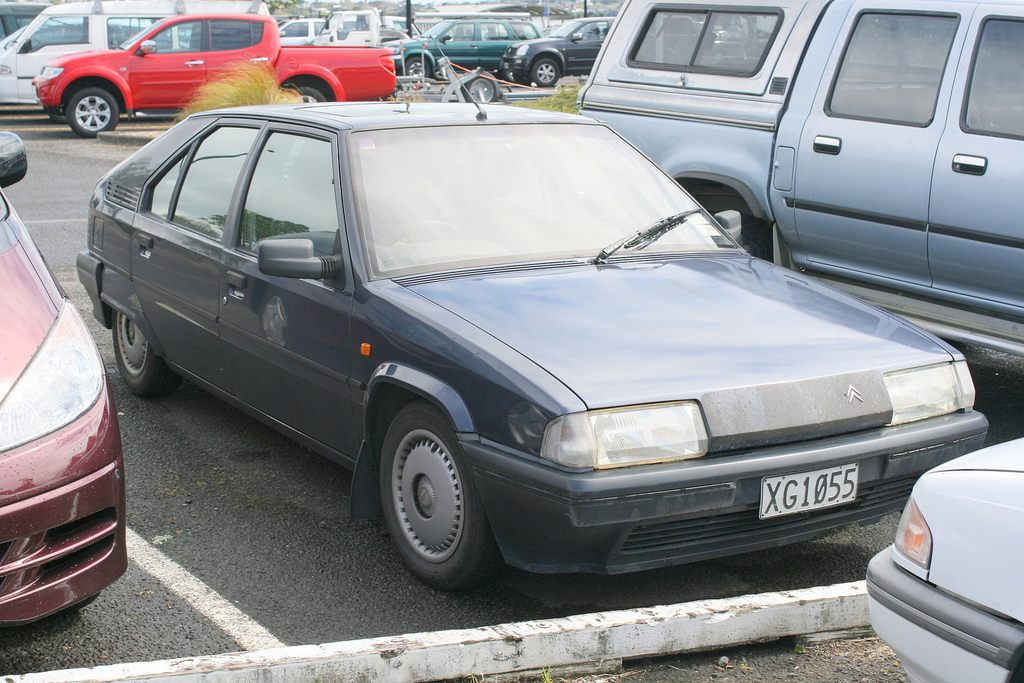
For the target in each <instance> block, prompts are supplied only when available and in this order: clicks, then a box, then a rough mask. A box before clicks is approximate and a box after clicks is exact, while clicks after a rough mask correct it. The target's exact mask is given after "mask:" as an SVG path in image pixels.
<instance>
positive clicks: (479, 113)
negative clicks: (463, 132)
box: [431, 38, 487, 121]
mask: <svg viewBox="0 0 1024 683" xmlns="http://www.w3.org/2000/svg"><path fill="white" fill-rule="evenodd" d="M431 40H433V41H434V45H435V46H436V47H437V51H438V52H440V53H441V57H442V58H444V63H445V70H446V71H447V72H448V77H449V78H454V79H455V80H456V81H458V83H459V90H460V91H461V92H462V96H463V97H464V98H466V101H467V102H472V103H473V106H474V107H476V120H477V121H486V120H487V112H485V111H484V108H483V107H481V106H480V103H479V102H477V101H476V100H474V99H473V96H472V95H470V94H469V88H467V87H466V83H465V82H464V81H463V80H462V79H461V78H459V75H458V74H457V73H455V66H454V65H453V64H452V60H450V59H448V55H446V54H445V53H444V50H442V49H441V41H439V40H438V39H437V38H431Z"/></svg>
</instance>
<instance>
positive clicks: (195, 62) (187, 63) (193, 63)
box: [185, 59, 203, 66]
mask: <svg viewBox="0 0 1024 683" xmlns="http://www.w3.org/2000/svg"><path fill="white" fill-rule="evenodd" d="M202 64H203V60H201V59H196V60H193V61H191V62H185V66H202Z"/></svg>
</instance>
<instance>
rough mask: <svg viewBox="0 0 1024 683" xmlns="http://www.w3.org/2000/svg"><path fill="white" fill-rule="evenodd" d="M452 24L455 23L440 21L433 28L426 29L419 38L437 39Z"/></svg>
mask: <svg viewBox="0 0 1024 683" xmlns="http://www.w3.org/2000/svg"><path fill="white" fill-rule="evenodd" d="M454 23H455V22H454V21H442V22H441V23H439V24H434V25H433V26H431V27H430V28H428V29H427V30H426V31H424V32H423V33H421V34H420V37H421V38H438V37H440V36H442V35H444V32H445V31H447V30H448V28H449V27H450V26H451V25H452V24H454Z"/></svg>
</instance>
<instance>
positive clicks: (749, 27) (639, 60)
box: [627, 6, 783, 76]
mask: <svg viewBox="0 0 1024 683" xmlns="http://www.w3.org/2000/svg"><path fill="white" fill-rule="evenodd" d="M782 19H783V13H782V10H780V9H775V8H764V9H761V8H755V9H747V8H743V9H739V8H737V9H729V8H725V9H714V10H712V9H710V8H701V7H693V6H686V7H679V6H675V7H671V8H667V7H661V8H659V7H655V8H654V10H653V11H652V12H651V14H650V15H648V17H647V20H646V22H645V23H644V27H643V29H642V30H641V32H640V34H639V36H638V37H637V40H636V43H635V44H634V45H633V48H632V50H631V51H630V54H629V59H628V62H627V63H628V64H629V65H630V66H632V67H638V68H648V69H661V70H667V71H689V72H704V73H714V74H729V75H734V76H753V75H754V74H756V73H757V72H758V71H760V69H761V66H762V65H763V64H764V60H765V57H766V56H767V54H768V51H769V49H770V48H771V46H772V44H773V43H774V42H775V37H776V36H777V35H778V32H779V27H780V26H781V24H782Z"/></svg>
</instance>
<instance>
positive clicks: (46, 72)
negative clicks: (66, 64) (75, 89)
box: [39, 66, 64, 79]
mask: <svg viewBox="0 0 1024 683" xmlns="http://www.w3.org/2000/svg"><path fill="white" fill-rule="evenodd" d="M62 73H64V68H63V67H60V66H44V67H43V68H42V69H40V70H39V77H40V78H43V79H50V78H56V77H57V76H60V75H61V74H62Z"/></svg>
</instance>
